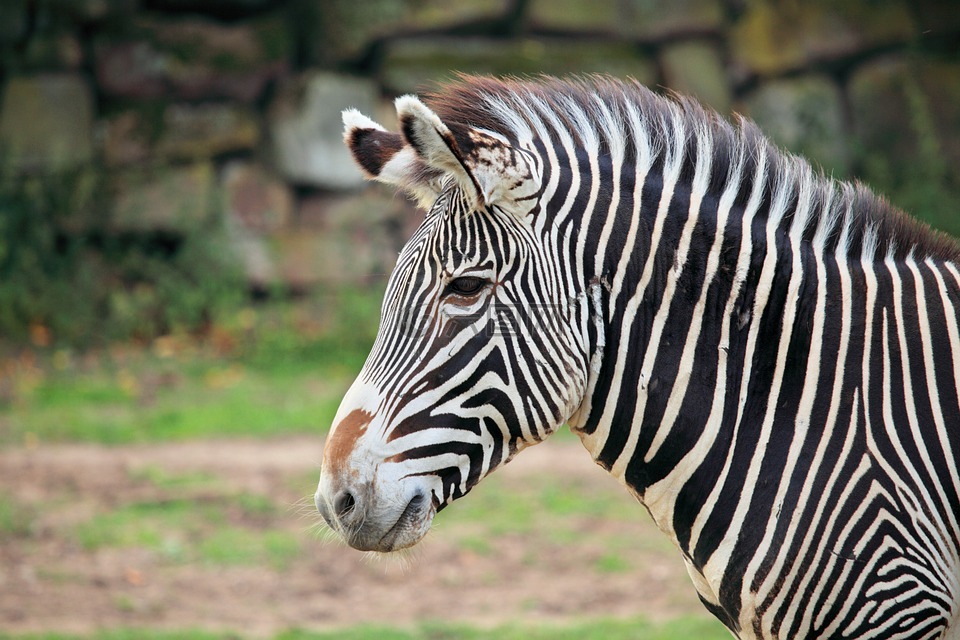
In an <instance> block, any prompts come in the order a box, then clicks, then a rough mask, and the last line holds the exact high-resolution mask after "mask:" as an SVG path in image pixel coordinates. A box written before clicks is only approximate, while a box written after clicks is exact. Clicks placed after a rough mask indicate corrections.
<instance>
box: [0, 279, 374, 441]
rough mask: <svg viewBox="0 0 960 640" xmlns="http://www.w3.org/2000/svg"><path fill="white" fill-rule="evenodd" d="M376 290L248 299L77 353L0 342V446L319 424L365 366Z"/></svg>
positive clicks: (307, 429)
mask: <svg viewBox="0 0 960 640" xmlns="http://www.w3.org/2000/svg"><path fill="white" fill-rule="evenodd" d="M381 296H382V292H381V291H380V290H378V289H373V290H365V291H358V292H347V293H339V294H336V295H334V294H329V295H326V296H319V297H318V298H316V299H314V300H308V301H302V302H299V303H295V304H294V303H290V304H276V305H270V306H267V307H258V308H245V309H241V310H238V311H237V312H236V313H235V314H234V315H233V316H229V317H225V318H224V319H223V320H222V322H221V324H218V325H216V326H214V327H212V328H211V330H210V331H209V333H208V334H207V335H204V336H200V337H197V336H190V335H171V336H163V337H161V338H159V339H157V340H155V341H153V342H151V343H149V344H143V345H120V346H114V347H112V348H110V349H106V350H102V351H98V352H87V353H79V352H74V351H71V350H67V349H54V348H50V349H44V348H37V349H33V350H26V351H18V350H14V349H13V348H11V347H9V345H8V347H7V349H6V351H7V357H6V358H3V357H2V355H3V351H4V350H3V345H2V344H0V446H2V445H15V444H23V443H27V444H32V443H43V442H77V441H81V442H82V441H86V442H97V443H103V444H123V443H131V442H156V441H164V440H182V439H187V438H206V437H232V436H258V437H264V436H275V435H283V434H295V433H310V434H317V433H323V432H324V431H325V430H326V429H327V428H328V427H329V425H330V422H331V421H332V419H333V416H334V414H335V413H336V410H337V407H338V406H339V404H340V400H341V398H342V397H343V394H344V393H345V391H346V390H347V388H348V387H349V385H350V384H351V382H352V381H353V379H354V378H355V377H356V374H357V373H358V372H359V370H360V367H361V366H362V365H363V361H364V360H365V358H366V356H367V353H368V352H369V349H370V346H371V344H372V343H373V338H374V336H375V334H376V326H377V321H378V318H379V304H380V299H381Z"/></svg>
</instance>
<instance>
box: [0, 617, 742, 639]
mask: <svg viewBox="0 0 960 640" xmlns="http://www.w3.org/2000/svg"><path fill="white" fill-rule="evenodd" d="M91 637H93V636H79V635H69V634H34V635H16V636H14V635H4V634H2V633H0V640H86V638H91ZM96 637H97V638H98V639H100V640H134V639H136V640H173V639H174V638H176V639H177V640H180V639H182V640H221V639H222V640H225V639H228V638H230V639H239V638H244V636H243V635H238V634H235V633H211V632H207V631H177V632H169V631H152V630H141V629H126V630H115V631H101V632H98V633H97V634H96ZM636 638H644V639H645V640H689V639H690V638H697V640H714V639H716V640H721V639H723V640H727V639H729V638H730V633H729V632H727V631H725V630H724V629H723V628H722V627H720V625H718V624H717V623H716V622H713V621H711V620H703V619H681V620H675V621H671V622H667V623H664V624H655V623H652V622H649V621H647V620H643V619H634V620H595V621H586V622H580V623H577V624H573V625H569V626H559V625H556V624H553V623H550V624H543V625H533V624H529V623H515V624H510V625H502V626H498V627H494V628H491V629H480V628H477V627H472V626H467V625H453V624H446V623H430V624H424V625H421V626H418V627H414V628H412V629H397V628H392V627H383V626H361V627H354V628H350V629H339V630H336V631H325V632H313V631H303V630H292V631H287V632H284V633H280V634H278V635H276V636H274V640H635V639H636Z"/></svg>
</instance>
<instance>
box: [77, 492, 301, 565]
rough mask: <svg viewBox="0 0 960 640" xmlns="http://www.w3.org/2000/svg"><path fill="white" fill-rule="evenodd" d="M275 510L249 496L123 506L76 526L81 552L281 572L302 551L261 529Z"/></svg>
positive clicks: (289, 539)
mask: <svg viewBox="0 0 960 640" xmlns="http://www.w3.org/2000/svg"><path fill="white" fill-rule="evenodd" d="M278 512H279V509H278V508H277V507H276V505H274V503H272V502H270V501H269V500H268V499H267V498H264V497H262V496H257V495H254V494H239V495H237V496H223V498H222V500H218V501H216V502H204V501H196V500H190V499H177V500H158V501H146V502H138V503H133V504H128V505H125V506H123V507H119V508H117V509H114V510H111V511H108V512H106V513H101V514H98V515H96V516H94V517H93V518H91V519H90V520H88V521H86V522H84V523H82V524H80V525H77V526H76V527H75V530H74V533H73V535H74V537H75V539H76V541H77V542H78V543H79V544H80V545H81V546H82V547H83V548H84V549H86V550H88V551H95V550H97V549H101V548H105V547H139V548H143V549H147V550H148V551H151V552H153V553H154V554H156V556H157V557H158V558H159V559H161V560H162V561H166V562H170V563H186V562H200V563H205V564H209V565H215V566H230V565H256V564H267V565H269V566H271V567H273V568H275V569H278V570H282V569H283V568H285V567H287V566H289V564H290V563H291V562H292V561H293V560H294V559H295V558H296V557H297V555H298V554H299V553H300V551H301V544H302V542H301V539H300V537H298V536H296V535H295V534H292V533H288V532H284V531H276V530H272V529H263V528H260V527H258V526H256V525H257V524H269V523H270V522H272V518H274V517H276V515H277V514H278Z"/></svg>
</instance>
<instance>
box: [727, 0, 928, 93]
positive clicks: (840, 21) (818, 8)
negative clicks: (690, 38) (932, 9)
mask: <svg viewBox="0 0 960 640" xmlns="http://www.w3.org/2000/svg"><path fill="white" fill-rule="evenodd" d="M914 33H915V26H914V21H913V16H912V14H911V12H910V10H909V8H908V6H907V5H906V3H905V2H902V1H901V0H883V1H871V0H849V1H847V2H832V1H830V0H811V1H810V2H796V3H774V2H771V1H770V0H753V2H750V3H749V4H748V7H747V10H746V11H745V12H744V13H743V14H742V15H741V16H740V18H739V19H738V20H737V22H736V24H735V25H734V26H733V28H732V30H731V32H730V36H729V41H730V46H731V54H732V57H733V61H734V63H735V64H736V65H737V66H738V67H739V68H740V71H741V73H743V74H745V75H752V74H756V75H761V76H767V75H775V74H779V73H782V72H785V71H790V70H794V69H799V68H801V67H803V66H804V65H807V64H809V63H811V62H822V61H827V60H836V59H842V58H849V57H852V56H855V55H857V54H858V53H860V52H862V51H864V50H868V49H873V48H876V47H879V46H883V45H890V44H897V43H905V42H908V41H909V40H910V39H911V38H913V35H914Z"/></svg>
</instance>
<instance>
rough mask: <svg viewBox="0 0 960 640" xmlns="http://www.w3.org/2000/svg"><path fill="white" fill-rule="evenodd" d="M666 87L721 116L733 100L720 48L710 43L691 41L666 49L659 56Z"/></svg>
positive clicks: (726, 112) (726, 111) (727, 111)
mask: <svg viewBox="0 0 960 640" xmlns="http://www.w3.org/2000/svg"><path fill="white" fill-rule="evenodd" d="M660 65H661V67H662V69H663V77H664V81H665V82H666V85H667V87H669V88H670V89H673V90H674V91H678V92H680V93H684V94H689V95H691V96H694V97H695V98H697V99H699V100H700V101H701V102H703V103H704V104H706V105H709V106H711V107H713V108H714V109H716V110H717V111H719V112H720V113H722V114H728V113H729V112H730V105H731V102H732V100H733V97H732V94H731V91H730V82H729V80H728V78H727V72H726V68H725V65H724V64H723V58H722V54H721V52H720V50H719V48H718V47H717V46H716V45H714V44H713V43H711V42H708V41H703V40H688V41H685V42H680V43H677V44H674V45H670V46H667V47H666V48H664V49H663V51H662V52H661V53H660Z"/></svg>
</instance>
